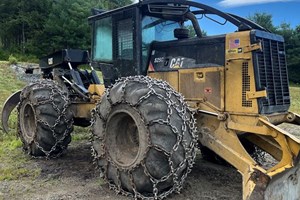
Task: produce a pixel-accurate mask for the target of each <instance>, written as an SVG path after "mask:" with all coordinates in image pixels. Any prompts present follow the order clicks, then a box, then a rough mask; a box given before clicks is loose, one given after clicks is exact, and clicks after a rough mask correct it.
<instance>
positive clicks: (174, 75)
mask: <svg viewBox="0 0 300 200" xmlns="http://www.w3.org/2000/svg"><path fill="white" fill-rule="evenodd" d="M148 76H150V77H151V78H155V79H160V80H164V81H167V82H168V83H169V84H170V85H171V86H172V87H173V88H174V89H175V90H176V91H178V71H172V72H149V74H148Z"/></svg>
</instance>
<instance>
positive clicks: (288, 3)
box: [193, 0, 300, 35]
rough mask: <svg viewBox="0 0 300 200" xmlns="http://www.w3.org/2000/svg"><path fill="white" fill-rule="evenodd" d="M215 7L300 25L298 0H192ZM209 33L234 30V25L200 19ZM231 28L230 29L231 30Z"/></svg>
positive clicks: (242, 14)
mask: <svg viewBox="0 0 300 200" xmlns="http://www.w3.org/2000/svg"><path fill="white" fill-rule="evenodd" d="M193 1H197V2H199V3H202V4H206V5H209V6H211V7H214V8H217V9H219V10H221V11H223V12H228V13H232V14H236V15H239V16H242V17H245V18H247V17H248V16H251V15H254V13H256V12H259V13H267V14H271V15H272V17H273V24H274V25H275V26H279V25H280V24H281V23H282V22H286V23H290V24H291V27H292V28H295V27H296V26H297V25H300V0H193ZM201 24H202V27H203V29H204V30H205V31H207V32H208V33H209V35H210V34H218V33H224V32H227V31H234V30H236V28H235V27H233V26H232V27H231V26H226V27H224V29H225V30H222V28H223V27H222V26H220V25H216V26H214V25H213V26H210V25H211V24H212V23H208V20H205V19H203V20H201V21H200V25H201ZM231 29H232V30H231Z"/></svg>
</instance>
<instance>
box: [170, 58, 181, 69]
mask: <svg viewBox="0 0 300 200" xmlns="http://www.w3.org/2000/svg"><path fill="white" fill-rule="evenodd" d="M183 61H184V58H172V60H171V62H170V68H172V69H176V68H182V66H183Z"/></svg>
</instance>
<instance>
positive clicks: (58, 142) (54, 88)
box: [17, 79, 73, 159]
mask: <svg viewBox="0 0 300 200" xmlns="http://www.w3.org/2000/svg"><path fill="white" fill-rule="evenodd" d="M53 83H54V84H53ZM35 85H37V86H39V87H41V88H49V89H50V90H51V93H50V98H49V99H44V100H42V101H41V100H39V99H38V100H37V101H36V102H34V103H32V104H31V106H32V107H33V108H36V107H37V106H40V105H44V104H49V103H51V105H52V107H53V109H54V110H55V111H56V112H57V113H58V114H59V116H58V118H57V119H56V120H55V124H54V125H52V126H51V125H50V124H49V123H48V122H45V121H43V120H41V119H37V117H36V116H35V121H36V122H37V123H41V124H43V125H45V126H47V127H48V128H49V129H50V130H51V132H52V134H53V137H54V138H55V144H54V145H53V146H52V148H51V149H50V150H49V151H47V150H45V149H44V148H43V147H42V146H41V145H40V144H39V143H38V141H37V140H36V138H34V140H33V141H32V142H34V143H35V144H36V146H37V147H38V149H39V150H41V151H42V152H43V153H44V154H45V156H46V159H50V158H58V157H60V156H61V155H62V154H63V152H64V151H65V150H66V148H67V145H62V143H63V141H64V140H65V138H66V137H67V136H68V135H69V134H70V132H71V131H72V126H73V118H72V119H70V120H69V119H67V117H66V112H67V109H68V108H69V106H70V102H69V99H68V98H67V93H66V92H65V91H63V90H61V89H60V88H58V84H57V83H56V82H55V81H52V80H48V79H43V80H38V81H34V82H32V83H31V84H30V85H29V86H33V87H35ZM25 89H27V88H25ZM26 92H27V91H26ZM30 92H31V91H30ZM56 94H58V95H60V97H61V98H63V100H64V105H63V109H59V108H58V107H57V105H55V103H54V102H55V101H54V100H55V98H54V97H55V95H56ZM24 99H26V96H24V95H23V93H21V96H20V102H22V100H24ZM19 108H20V104H19V105H18V109H17V110H18V115H19ZM61 120H64V122H65V124H68V126H67V128H66V130H65V131H64V134H63V136H62V137H61V138H58V136H57V135H56V133H55V128H56V126H57V125H59V123H60V121H61ZM20 134H21V133H20V132H19V136H20ZM21 140H23V139H22V137H21ZM29 145H30V144H29ZM58 147H59V148H61V151H60V152H59V153H58V154H52V153H53V152H54V151H55V150H56V149H57V148H58ZM28 154H30V152H28ZM30 156H31V157H33V158H44V156H33V155H30Z"/></svg>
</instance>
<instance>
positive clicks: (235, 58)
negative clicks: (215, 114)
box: [225, 31, 259, 113]
mask: <svg viewBox="0 0 300 200" xmlns="http://www.w3.org/2000/svg"><path fill="white" fill-rule="evenodd" d="M257 48H259V45H258V47H257ZM257 48H252V47H251V43H250V31H244V32H236V33H232V34H228V35H227V36H226V72H225V77H226V78H225V88H226V89H225V110H226V111H227V112H238V113H258V106H257V99H256V98H249V97H248V95H249V94H256V92H257V91H256V88H255V78H254V67H253V60H252V51H251V50H257Z"/></svg>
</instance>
